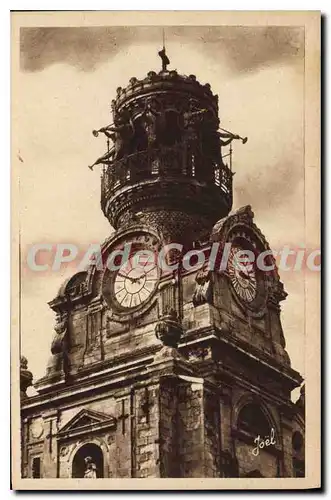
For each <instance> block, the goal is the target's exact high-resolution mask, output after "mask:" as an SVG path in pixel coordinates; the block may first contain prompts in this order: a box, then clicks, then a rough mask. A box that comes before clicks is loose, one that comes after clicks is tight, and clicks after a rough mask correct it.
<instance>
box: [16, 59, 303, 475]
mask: <svg viewBox="0 0 331 500" xmlns="http://www.w3.org/2000/svg"><path fill="white" fill-rule="evenodd" d="M160 55H161V57H162V60H163V66H162V70H161V71H160V72H159V73H156V72H154V71H150V72H149V73H148V74H147V76H146V77H145V78H143V79H141V80H138V79H137V78H131V79H130V82H129V85H128V86H127V87H126V88H125V89H122V88H118V89H117V97H116V99H115V100H113V101H112V119H113V123H112V124H111V125H109V126H107V127H104V128H102V129H100V130H99V131H94V135H96V136H98V135H99V134H105V135H106V136H107V138H108V151H107V152H106V153H105V155H104V156H103V157H102V158H100V159H98V160H97V161H96V162H95V165H96V164H100V165H102V180H101V208H102V211H103V213H104V215H105V216H106V217H107V219H108V220H109V222H110V224H111V226H112V227H113V228H114V229H115V231H114V232H113V233H112V234H111V236H110V237H109V238H108V239H107V240H106V241H105V242H104V244H103V245H102V252H101V256H99V259H98V260H97V261H96V262H94V263H93V264H91V265H90V266H89V268H88V269H87V270H86V271H84V272H80V273H78V274H76V275H74V276H73V277H72V278H71V279H70V280H68V281H67V282H66V283H64V284H63V286H62V287H61V289H60V290H59V292H58V294H57V296H56V297H55V298H54V300H52V301H51V302H50V304H49V305H50V307H51V308H52V309H53V311H54V313H55V315H56V324H55V328H54V330H55V332H54V339H53V342H52V345H51V357H50V360H49V363H48V366H47V369H46V374H45V376H44V377H43V378H42V379H41V380H38V381H37V382H36V383H35V384H34V387H35V388H36V390H37V391H38V395H37V396H33V397H28V396H27V395H26V389H27V387H28V386H29V385H30V384H31V373H30V372H28V370H27V362H26V360H25V359H24V360H23V364H22V367H21V370H22V374H21V380H22V407H21V413H22V475H23V477H49V478H56V477H61V478H70V477H90V478H93V477H117V478H121V477H125V478H142V477H147V478H149V477H163V478H167V477H200V478H201V477H214V478H224V477H291V476H300V475H303V474H304V391H302V394H301V397H300V400H299V401H298V402H297V403H296V404H294V403H292V401H291V391H292V390H293V389H294V388H296V387H298V386H300V384H301V382H302V379H301V377H300V375H299V374H298V373H297V372H296V371H294V370H293V369H292V368H291V366H290V360H289V357H288V354H287V352H286V350H285V340H284V335H283V330H282V326H281V320H280V305H279V304H280V302H281V301H282V300H284V299H285V298H286V293H285V292H284V289H283V285H282V283H281V281H280V279H279V276H278V273H277V270H276V269H275V268H274V269H273V270H272V271H268V272H264V271H263V272H262V271H261V270H260V269H258V267H257V266H255V264H252V265H247V266H246V267H244V268H243V267H242V266H239V267H238V265H237V261H238V256H239V253H240V252H241V255H244V256H245V255H246V254H245V252H246V253H247V252H248V251H250V252H253V254H254V256H255V257H258V256H259V255H261V253H262V252H267V251H268V250H270V249H269V245H268V243H267V241H266V239H265V237H264V235H263V234H262V232H261V231H260V230H259V228H258V227H257V226H256V225H255V223H254V215H253V212H252V210H251V207H250V206H246V207H242V208H240V209H238V210H236V211H234V212H231V209H232V172H231V168H230V167H231V153H230V156H228V157H227V158H228V161H225V159H224V157H225V155H224V154H223V155H222V152H223V151H224V147H225V146H226V144H229V143H230V142H231V140H232V139H234V138H235V139H238V138H239V137H238V136H234V137H233V136H231V135H230V134H229V135H228V136H227V137H225V139H227V140H226V141H223V139H222V138H224V136H226V134H222V133H220V131H219V118H218V98H217V96H216V95H213V93H212V91H211V88H210V85H209V84H205V85H202V84H200V83H199V82H198V81H197V79H196V77H195V76H194V75H189V76H185V75H180V74H178V73H177V72H176V71H171V70H168V69H167V66H168V63H169V61H168V59H167V57H166V55H165V52H164V51H161V54H160ZM110 139H111V141H112V142H113V144H114V146H113V147H112V148H111V147H110ZM222 156H223V157H222ZM91 168H92V167H91ZM226 252H227V261H226V264H225V265H223V266H222V256H223V255H224V254H225V253H226ZM137 256H139V259H138V258H137ZM142 261H143V262H142ZM266 263H267V264H268V265H269V266H270V265H272V264H273V259H272V256H271V255H268V256H267V258H266ZM271 267H272V266H271Z"/></svg>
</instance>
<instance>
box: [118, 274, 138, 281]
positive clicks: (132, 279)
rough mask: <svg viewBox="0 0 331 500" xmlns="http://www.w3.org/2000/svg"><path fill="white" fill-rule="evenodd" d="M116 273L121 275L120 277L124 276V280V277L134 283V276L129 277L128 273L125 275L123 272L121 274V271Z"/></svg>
mask: <svg viewBox="0 0 331 500" xmlns="http://www.w3.org/2000/svg"><path fill="white" fill-rule="evenodd" d="M118 275H119V276H121V278H124V279H125V280H126V279H128V280H130V281H131V283H135V281H134V278H130V276H129V275H126V276H125V275H124V274H122V273H120V272H118Z"/></svg>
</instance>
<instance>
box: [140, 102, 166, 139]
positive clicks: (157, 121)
mask: <svg viewBox="0 0 331 500" xmlns="http://www.w3.org/2000/svg"><path fill="white" fill-rule="evenodd" d="M157 107H158V106H157V102H156V100H155V99H147V100H146V103H145V109H144V111H143V113H142V115H141V119H142V122H143V125H144V128H145V131H146V134H147V142H148V147H154V146H155V145H156V143H157V140H158V137H161V135H162V133H163V132H164V130H165V112H164V110H163V109H162V108H161V107H160V106H159V109H157Z"/></svg>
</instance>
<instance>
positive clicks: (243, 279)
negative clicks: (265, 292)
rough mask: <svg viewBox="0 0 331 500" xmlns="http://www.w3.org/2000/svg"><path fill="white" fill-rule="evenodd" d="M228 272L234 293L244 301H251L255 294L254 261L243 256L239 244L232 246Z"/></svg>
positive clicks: (242, 250)
mask: <svg viewBox="0 0 331 500" xmlns="http://www.w3.org/2000/svg"><path fill="white" fill-rule="evenodd" d="M228 272H229V276H230V280H231V283H232V286H233V288H234V290H235V292H236V294H237V295H238V296H239V297H240V299H241V300H243V301H244V302H246V303H250V302H253V301H254V300H255V298H256V296H257V277H256V272H255V267H254V263H252V262H251V261H250V260H249V256H248V255H247V256H246V257H245V250H244V249H243V248H241V247H239V246H232V248H231V252H230V256H229V261H228Z"/></svg>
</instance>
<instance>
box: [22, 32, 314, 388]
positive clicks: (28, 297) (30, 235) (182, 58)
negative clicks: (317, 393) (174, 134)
mask: <svg viewBox="0 0 331 500" xmlns="http://www.w3.org/2000/svg"><path fill="white" fill-rule="evenodd" d="M165 33H166V39H167V52H168V54H169V57H170V60H171V65H170V67H171V68H174V69H177V71H178V72H180V73H183V74H191V73H193V74H196V75H197V77H198V79H199V81H200V82H201V83H206V82H209V83H210V84H211V86H212V89H213V91H214V93H217V94H218V95H219V115H220V119H221V124H222V126H223V127H225V128H226V129H230V130H232V131H234V132H236V133H238V134H240V135H242V136H248V138H249V139H248V142H247V144H246V145H242V144H241V143H239V142H238V143H237V144H235V146H234V170H235V172H236V174H235V176H234V208H238V207H240V206H242V205H246V204H251V205H252V208H253V211H254V213H255V218H256V223H257V224H258V225H259V227H260V228H261V229H262V231H263V233H264V234H265V235H266V237H267V239H268V240H269V242H270V245H271V247H272V248H275V249H279V248H281V247H282V246H283V245H290V246H292V247H298V246H302V245H304V246H306V247H310V246H312V245H313V242H310V241H305V239H304V238H305V235H304V196H303V193H304V175H303V112H304V109H303V102H304V101H303V83H304V59H303V58H304V50H303V47H304V38H303V36H304V33H303V30H302V29H301V28H288V27H267V28H265V27H259V28H252V27H250V28H246V27H217V28H214V27H169V26H168V27H165ZM20 40H21V45H20V73H19V77H18V78H19V81H18V84H19V92H18V94H17V95H16V96H15V99H16V100H17V105H18V106H17V108H16V109H19V121H18V123H17V124H16V130H18V135H19V145H20V147H19V151H17V154H19V155H20V157H21V158H22V159H23V163H21V162H20V186H21V188H20V189H21V194H20V200H19V205H20V206H19V210H20V212H21V225H22V248H23V257H24V258H25V257H26V253H27V251H28V249H29V247H30V246H31V244H33V243H48V242H51V243H52V244H56V243H75V244H78V245H79V246H80V247H85V246H86V245H88V244H89V243H98V242H102V241H103V240H104V239H105V238H106V237H108V236H109V234H110V233H111V231H112V228H111V227H110V226H109V223H108V221H107V220H106V219H105V217H104V216H103V214H102V212H101V209H100V176H99V172H98V169H95V171H94V172H91V171H90V170H89V169H88V168H87V165H89V164H91V163H93V162H94V160H95V159H96V158H97V157H98V156H99V155H101V154H102V153H103V152H104V149H105V144H104V141H103V140H102V139H99V140H98V139H95V138H94V137H93V135H92V133H91V131H92V129H95V128H100V127H101V126H103V125H106V124H108V123H109V122H110V114H109V111H110V102H111V99H112V98H113V97H114V96H115V91H116V88H117V87H118V86H123V87H124V86H126V84H127V83H128V81H129V78H130V77H132V76H136V77H138V78H140V77H144V76H145V75H146V73H147V72H148V71H149V70H156V71H158V70H159V69H160V60H159V58H158V56H157V51H158V50H159V49H160V46H161V44H162V29H161V28H160V27H157V28H156V27H155V28H154V27H116V28H112V27H104V28H103V27H101V28H100V27H96V28H91V27H85V28H24V29H21V37H20ZM23 265H24V264H23ZM72 273H73V268H72V267H67V268H63V269H62V270H61V272H53V273H50V272H48V273H36V272H34V273H33V272H31V271H28V270H27V269H26V266H25V265H24V269H23V283H22V294H23V303H22V352H23V353H24V354H25V355H26V356H27V358H28V360H29V368H30V369H31V370H32V371H33V373H34V377H35V380H36V379H38V378H39V377H41V376H42V375H43V374H44V372H45V367H46V363H47V359H48V357H49V354H50V350H49V346H50V342H51V339H52V336H53V325H54V314H53V312H52V311H51V310H50V309H49V307H48V305H47V302H48V301H49V300H51V299H52V298H53V297H55V295H56V293H57V290H58V288H59V286H60V285H61V283H62V282H63V280H64V279H66V278H67V277H69V276H70V275H71V274H72ZM281 278H282V280H283V282H284V284H285V288H286V290H287V292H288V294H289V296H288V298H287V300H286V301H285V303H283V313H282V320H283V328H284V333H285V337H286V341H287V349H288V352H289V354H290V356H291V359H292V366H293V367H294V368H295V369H297V370H299V371H300V372H301V373H302V374H303V375H304V372H305V367H304V275H303V273H302V272H298V271H297V272H283V273H281Z"/></svg>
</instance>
